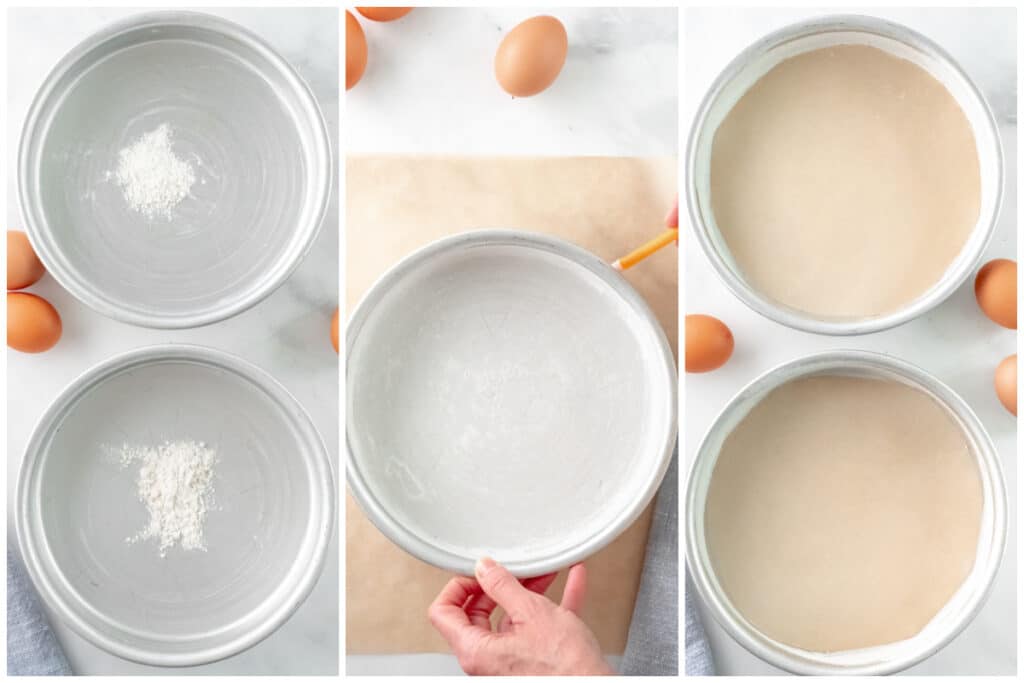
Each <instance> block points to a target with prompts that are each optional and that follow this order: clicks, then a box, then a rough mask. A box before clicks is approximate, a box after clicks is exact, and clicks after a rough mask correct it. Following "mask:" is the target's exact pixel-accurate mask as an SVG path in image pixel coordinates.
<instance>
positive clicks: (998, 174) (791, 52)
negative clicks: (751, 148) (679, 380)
mask: <svg viewBox="0 0 1024 683" xmlns="http://www.w3.org/2000/svg"><path fill="white" fill-rule="evenodd" d="M850 43H852V44H865V45H871V46H874V47H877V48H880V49H883V50H886V51H888V52H890V53H892V54H895V55H896V56H898V57H901V58H904V59H908V60H910V61H911V62H913V63H915V64H917V65H918V66H920V67H922V68H924V69H925V70H926V71H928V72H929V73H930V74H931V75H932V76H934V77H935V78H936V79H937V80H939V82H941V83H942V84H943V85H945V86H946V88H948V89H949V91H950V93H951V94H952V95H953V96H954V97H955V99H956V100H957V102H958V103H959V105H960V107H961V109H963V111H964V114H965V115H966V116H967V120H968V121H969V122H970V125H971V128H972V129H973V131H974V137H975V142H976V144H977V149H978V160H979V165H980V171H981V192H982V197H981V209H980V212H979V215H978V220H977V223H976V224H975V227H974V230H973V232H972V233H971V236H970V237H969V239H968V240H967V243H966V244H965V245H964V247H963V249H962V250H961V251H960V254H959V255H958V256H957V258H956V259H955V260H954V262H953V263H952V264H951V265H950V266H949V268H947V270H946V272H945V273H944V274H943V276H942V278H941V279H940V280H939V281H938V282H937V283H935V284H934V285H933V286H932V287H931V288H930V289H929V290H928V291H926V292H925V293H924V294H922V295H921V296H920V297H919V298H918V299H916V300H915V301H913V302H911V303H910V304H908V305H907V306H905V307H904V308H902V309H900V310H898V311H894V312H892V313H888V314H885V315H880V316H877V317H871V318H834V319H829V318H823V317H815V316H812V315H810V314H808V313H806V312H803V311H799V310H796V309H794V308H790V307H788V306H785V305H782V304H780V303H779V302H777V301H774V300H773V299H770V298H768V297H766V296H765V295H764V294H762V293H761V292H759V291H757V290H756V289H755V288H754V287H753V286H752V285H751V284H750V283H748V282H747V281H746V279H745V278H744V276H743V273H742V272H741V271H740V269H739V267H738V266H737V264H736V263H735V261H734V259H733V258H732V255H731V254H730V252H729V248H728V245H727V244H726V243H725V240H724V238H723V237H722V235H721V233H720V232H719V230H718V226H717V224H716V223H715V216H714V213H713V211H712V206H711V149H712V145H713V142H714V137H715V133H716V131H717V130H718V126H719V125H720V124H721V122H722V120H723V119H724V118H725V116H726V115H727V114H728V113H729V111H730V110H731V109H732V107H733V106H734V105H735V103H736V102H737V101H738V100H739V99H740V97H742V96H743V94H744V93H745V92H746V91H747V89H749V88H750V87H751V86H752V85H753V84H754V83H756V82H757V80H758V79H760V78H761V77H762V76H763V75H764V74H766V73H767V72H768V71H770V70H771V69H772V68H773V67H775V66H776V65H777V64H779V63H780V62H782V61H784V60H785V59H788V58H789V57H793V56H795V55H797V54H801V53H803V52H807V51H810V50H814V49H820V48H825V47H829V46H832V45H839V44H850ZM1003 176H1004V164H1003V151H1002V145H1001V143H1000V140H999V129H998V127H997V125H996V121H995V118H994V117H993V115H992V111H991V109H990V108H989V105H988V103H987V102H986V100H985V97H984V96H983V95H982V94H981V91H980V90H979V89H978V87H977V86H976V85H975V84H974V82H973V81H971V79H970V77H968V75H967V74H966V73H965V72H964V70H963V69H962V68H961V67H960V66H959V65H958V64H957V63H956V61H955V60H954V59H953V58H952V57H951V56H950V55H949V54H948V53H947V52H946V51H945V50H943V49H942V48H941V47H940V46H939V45H937V44H936V43H934V42H933V41H931V40H930V39H928V38H926V37H925V36H923V35H921V34H920V33H917V32H915V31H913V30H911V29H909V28H907V27H905V26H901V25H899V24H895V23H893V22H889V21H885V20H882V19H877V18H874V17H867V16H857V15H834V16H825V17H821V18H817V19H812V20H809V21H804V22H800V23H796V24H792V25H790V26H787V27H785V28H782V29H780V30H778V31H775V32H773V33H770V34H768V35H767V36H765V37H764V38H762V39H761V40H759V41H757V42H756V43H754V44H753V45H751V46H750V47H748V48H747V49H745V50H744V51H743V52H741V53H740V54H739V55H738V56H737V57H736V58H735V59H733V60H732V61H731V62H730V63H729V65H728V66H726V68H725V69H724V70H723V71H722V73H721V74H719V76H718V78H716V79H715V81H714V83H713V84H712V85H711V88H710V89H709V90H708V92H707V94H706V95H705V97H704V99H703V101H702V102H701V104H700V107H699V108H698V110H697V113H696V115H695V116H694V120H693V126H692V128H691V131H690V137H689V141H688V143H687V149H686V199H687V201H686V204H687V206H688V207H689V214H690V220H691V222H692V223H693V228H694V232H695V233H696V235H697V241H698V243H700V245H701V248H702V249H703V250H704V253H705V254H706V255H707V257H708V260H709V261H710V262H711V265H712V266H713V267H714V269H715V271H716V272H717V273H718V276H719V277H720V278H721V279H722V281H723V282H724V283H725V285H726V286H727V287H728V288H729V289H730V290H731V291H732V293H733V294H734V295H736V296H737V297H738V298H739V299H740V300H741V301H742V302H743V303H744V304H746V305H747V306H749V307H750V308H751V309H753V310H754V311H756V312H758V313H760V314H761V315H763V316H765V317H766V318H769V319H771V320H774V321H775V322H778V323H781V324H783V325H786V326H788V327H792V328H794V329H798V330H803V331H806V332H814V333H818V334H829V335H855V334H868V333H871V332H878V331H880V330H884V329H888V328H890V327H895V326H896V325H900V324H902V323H905V322H907V321H909V320H911V319H913V318H916V317H918V316H920V315H922V314H923V313H925V312H926V311H928V310H930V309H932V308H933V307H935V306H937V305H938V304H939V303H941V302H942V301H944V300H945V299H946V298H947V297H948V296H949V295H950V294H952V293H953V291H954V290H956V289H957V288H958V287H959V286H960V285H961V284H962V283H963V282H964V280H966V279H967V278H968V277H969V276H970V274H971V273H972V272H973V270H974V268H975V267H976V266H977V264H978V262H979V260H980V259H981V257H982V254H983V253H984V251H985V248H986V246H987V245H988V243H989V240H990V239H991V237H992V232H993V230H994V229H995V226H996V223H997V221H998V218H999V209H1000V206H1001V203H1002V196H1003Z"/></svg>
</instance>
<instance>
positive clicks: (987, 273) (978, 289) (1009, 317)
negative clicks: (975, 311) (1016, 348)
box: [974, 258, 1017, 330]
mask: <svg viewBox="0 0 1024 683" xmlns="http://www.w3.org/2000/svg"><path fill="white" fill-rule="evenodd" d="M974 298H976V299H977V300H978V305H979V306H981V310H982V312H983V313H984V314H985V315H987V316H988V317H989V318H990V319H991V320H992V321H993V322H997V323H999V324H1000V325H1002V326H1003V327H1008V328H1010V329H1011V330H1015V329H1017V262H1016V261H1011V260H1010V259H1005V258H997V259H995V260H994V261H989V262H988V263H986V264H985V265H984V266H982V267H981V270H979V271H978V276H977V277H976V278H974Z"/></svg>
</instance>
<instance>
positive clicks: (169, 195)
mask: <svg viewBox="0 0 1024 683" xmlns="http://www.w3.org/2000/svg"><path fill="white" fill-rule="evenodd" d="M171 140H172V136H171V128H170V126H169V125H167V124H166V123H164V124H161V125H160V126H158V127H157V128H156V129H155V130H152V131H150V132H148V133H146V134H144V135H143V136H142V137H140V138H139V139H138V140H136V141H135V142H134V143H132V144H131V145H129V146H128V147H125V148H124V149H122V150H121V151H120V152H119V153H118V156H117V170H116V171H115V172H114V174H113V177H114V179H115V180H116V181H117V184H118V185H119V186H120V187H121V191H122V192H123V193H124V199H125V201H126V202H127V203H128V206H129V208H131V209H132V210H133V211H137V212H138V213H141V214H142V215H143V216H145V217H146V218H147V219H149V220H153V219H154V218H158V217H161V218H164V219H166V220H170V219H171V212H172V210H173V209H174V207H176V206H177V205H178V204H180V203H181V201H182V200H183V199H185V197H187V196H188V194H189V192H190V191H191V190H192V185H193V184H194V183H195V182H196V173H195V169H193V168H192V165H191V164H190V163H188V162H187V161H185V160H184V159H182V158H180V157H178V156H177V155H176V154H175V153H174V148H173V147H172V146H171Z"/></svg>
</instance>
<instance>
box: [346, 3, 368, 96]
mask: <svg viewBox="0 0 1024 683" xmlns="http://www.w3.org/2000/svg"><path fill="white" fill-rule="evenodd" d="M364 71H366V34H365V33H363V27H362V26H360V25H359V22H358V21H356V18H355V17H354V16H353V15H352V13H351V12H349V11H348V10H345V90H351V89H352V86H354V85H355V84H356V83H358V82H359V79H360V78H362V77H363V72H364Z"/></svg>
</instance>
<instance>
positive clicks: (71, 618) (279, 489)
mask: <svg viewBox="0 0 1024 683" xmlns="http://www.w3.org/2000/svg"><path fill="white" fill-rule="evenodd" d="M178 440H184V441H197V442H199V441H202V442H205V443H206V444H208V446H209V447H211V448H213V450H214V451H215V453H216V462H215V463H214V466H213V499H212V507H211V508H210V510H209V512H208V514H207V517H206V521H205V525H204V535H205V544H206V550H205V551H203V550H184V549H182V548H180V547H177V546H175V547H171V548H169V549H168V550H167V552H166V556H165V557H161V556H160V554H159V549H158V547H157V542H156V541H155V540H145V539H143V540H138V541H136V542H127V540H126V539H128V538H131V537H133V536H135V535H136V534H137V533H138V532H140V531H141V530H142V529H143V528H144V527H145V525H146V523H147V520H148V518H149V517H148V514H147V510H146V507H145V505H143V503H142V502H141V501H140V500H139V499H138V497H137V494H138V491H137V483H136V478H137V476H139V465H126V464H125V463H124V462H121V461H120V458H119V452H120V451H121V449H123V448H125V447H129V448H137V447H143V448H146V447H153V446H156V445H157V444H160V443H162V442H164V441H178ZM14 503H15V504H14V510H15V527H16V530H17V536H18V542H19V546H20V549H21V555H22V558H23V559H24V563H25V566H26V568H27V570H28V574H29V576H30V577H31V579H32V582H33V583H34V584H35V587H36V590H37V591H38V593H39V595H40V597H41V598H42V600H43V602H45V603H46V605H48V606H49V607H50V609H51V610H52V612H53V613H54V614H55V615H56V616H57V618H59V619H60V620H61V621H63V622H64V623H65V624H67V625H68V626H69V627H71V628H72V629H73V630H74V631H76V632H77V633H78V634H79V635H81V636H82V637H83V638H85V639H87V640H89V641H90V642H92V643H93V644H95V645H97V646H98V647H101V648H103V649H105V650H107V651H108V652H111V653H113V654H115V655H117V656H119V657H122V658H125V659H129V660H132V661H136V662H140V663H143V664H149V665H154V666H194V665H199V664H206V663H209V662H213V661H216V660H219V659H223V658H225V657H229V656H231V655H234V654H236V653H238V652H241V651H242V650H244V649H246V648H248V647H251V646H252V645H255V644H256V643H258V642H259V641H260V640H262V639H263V638H265V637H267V636H268V635H270V634H271V633H273V632H274V631H275V630H276V629H277V628H278V627H280V626H281V625H282V624H283V623H284V622H285V621H286V620H287V619H288V618H289V617H290V616H291V615H292V614H293V613H294V612H295V610H296V609H298V607H299V605H301V604H302V602H303V600H305V598H306V597H307V596H308V595H309V592H310V591H311V590H312V589H313V586H314V585H315V584H316V582H317V580H318V578H319V577H320V574H321V571H322V569H323V567H324V564H325V561H326V560H327V550H328V547H329V543H330V540H331V538H332V534H333V528H334V515H335V484H334V476H333V473H332V468H331V463H330V460H329V458H328V455H327V450H326V447H325V446H324V444H323V441H322V440H321V438H320V435H319V433H318V432H317V430H316V428H315V427H314V425H313V423H312V421H311V420H310V418H309V417H308V415H307V414H306V412H305V411H304V410H303V408H302V406H301V405H300V404H299V403H298V402H297V401H296V400H295V398H293V397H292V396H291V394H289V393H288V391H287V390H286V389H285V388H284V387H283V386H281V385H280V384H279V383H278V382H277V381H275V380H274V379H273V378H272V377H270V376H269V375H268V374H266V373H265V372H263V371H262V370H260V369H258V368H256V367H255V366H253V365H251V364H249V363H248V362H246V361H243V360H242V359H240V358H238V357H236V356H233V355H230V354H227V353H224V352H222V351H216V350H213V349H209V348H206V347H199V346H188V345H160V346H150V347H143V348H140V349H136V350H133V351H129V352H126V353H123V354H120V355H118V356H115V357H113V358H110V359H109V360H106V361H104V362H102V363H100V364H98V365H96V366H95V367H93V368H91V369H89V370H87V371H85V372H84V373H83V374H82V375H81V376H80V377H78V378H77V379H76V380H74V381H73V382H71V384H70V385H69V386H68V387H67V388H66V389H65V390H64V391H63V392H62V393H61V394H60V395H59V396H58V397H57V398H56V399H55V400H54V402H53V403H52V404H51V405H50V406H49V408H48V409H47V410H46V412H45V413H44V414H43V415H42V417H41V418H40V420H39V422H38V424H37V425H36V427H35V429H34V431H33V433H32V436H31V437H30V439H29V443H28V445H27V447H26V452H25V456H24V460H23V461H22V465H21V471H20V477H19V481H18V485H17V489H16V500H15V501H14Z"/></svg>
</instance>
